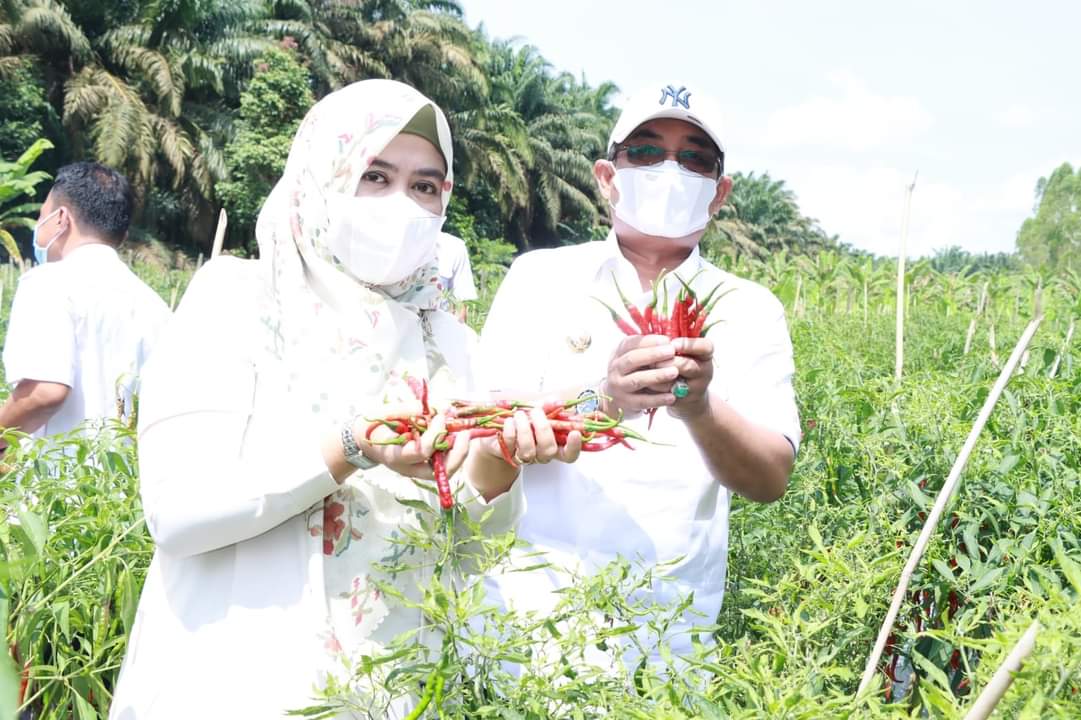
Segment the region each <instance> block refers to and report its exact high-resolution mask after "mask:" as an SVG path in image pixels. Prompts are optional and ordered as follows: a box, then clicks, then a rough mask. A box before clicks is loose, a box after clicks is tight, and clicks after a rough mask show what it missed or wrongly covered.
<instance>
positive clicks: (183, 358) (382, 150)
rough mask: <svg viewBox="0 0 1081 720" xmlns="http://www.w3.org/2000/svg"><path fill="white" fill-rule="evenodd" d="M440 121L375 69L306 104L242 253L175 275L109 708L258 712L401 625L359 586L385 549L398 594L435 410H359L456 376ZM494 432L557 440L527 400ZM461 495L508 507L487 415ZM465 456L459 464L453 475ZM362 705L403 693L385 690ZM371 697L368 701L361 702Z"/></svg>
mask: <svg viewBox="0 0 1081 720" xmlns="http://www.w3.org/2000/svg"><path fill="white" fill-rule="evenodd" d="M451 160H452V158H451V140H450V130H449V127H448V125H447V121H446V119H445V117H444V116H443V113H442V111H440V110H439V108H437V107H436V106H435V105H434V104H432V102H431V101H430V100H428V99H427V98H425V97H424V96H423V95H421V94H420V93H418V92H417V91H416V90H413V89H412V88H410V87H408V86H406V85H402V84H401V83H397V82H393V81H388V80H369V81H364V82H360V83H356V84H354V85H350V86H348V87H346V88H344V89H342V90H340V91H338V92H335V93H332V94H331V95H328V96H327V97H326V98H324V99H323V100H321V101H320V102H319V103H318V104H316V105H315V106H314V107H313V108H312V110H311V111H310V112H309V113H308V115H307V117H306V118H305V120H304V122H303V123H302V124H301V126H300V128H299V130H298V131H297V135H296V138H295V139H294V141H293V146H292V149H291V151H290V153H289V159H288V162H287V164H286V167H285V171H284V174H283V176H282V178H281V180H280V181H279V182H278V184H277V185H276V186H275V188H274V190H273V192H272V193H271V195H270V197H269V198H268V199H267V201H266V204H265V205H264V206H263V209H262V211H261V213H260V215H259V221H258V225H257V227H256V235H257V238H258V241H259V252H260V257H261V259H260V260H258V261H245V260H237V259H233V258H222V259H218V260H215V261H213V262H211V263H209V264H207V266H206V267H204V268H203V269H202V270H201V271H200V272H199V273H198V274H197V275H196V277H195V278H194V279H193V280H192V283H191V286H190V288H189V289H188V291H187V293H186V295H185V297H184V301H183V302H182V303H181V305H180V307H179V309H178V310H177V313H176V316H175V318H174V320H173V322H172V324H171V325H170V327H169V329H168V330H167V331H166V333H165V337H164V338H163V340H162V343H161V344H160V345H159V347H158V349H157V350H156V352H155V355H154V357H153V358H151V360H150V362H149V364H148V367H147V369H146V370H145V372H144V377H143V396H142V404H141V408H140V430H139V442H140V452H139V462H140V471H141V483H142V497H143V505H144V510H145V514H146V522H147V526H148V527H149V529H150V532H151V534H152V535H153V537H154V540H155V542H156V544H157V552H156V554H155V557H154V561H153V563H152V564H151V567H150V571H149V573H148V576H147V579H146V583H145V586H144V588H143V594H142V597H141V600H140V603H139V610H138V614H137V616H136V620H135V624H134V627H133V629H132V633H131V638H130V641H129V647H128V653H127V656H126V658H125V660H124V665H123V668H122V670H121V674H120V679H119V681H118V684H117V688H116V692H115V695H114V700H113V706H112V709H111V714H110V717H112V718H117V719H121V720H130V719H135V720H143V719H144V718H155V719H156V718H174V717H175V718H197V717H198V718H211V717H214V718H217V717H222V718H226V717H228V718H259V719H262V718H277V717H281V716H282V715H283V714H284V713H285V712H286V711H288V710H290V709H297V708H302V707H304V706H306V705H310V704H311V698H312V697H313V696H314V695H315V693H316V692H317V690H318V688H319V687H321V686H322V685H324V684H325V683H326V682H327V678H328V675H332V674H335V671H337V674H341V672H342V670H343V668H345V667H347V665H348V662H349V660H350V659H351V658H355V657H357V656H359V655H364V654H367V655H373V654H377V653H378V651H379V650H380V649H381V648H383V647H385V646H386V644H387V643H388V642H389V641H390V640H391V639H393V638H394V637H396V636H398V635H400V634H402V633H404V632H407V631H416V630H417V629H418V628H420V627H421V625H422V622H423V619H422V618H421V616H420V612H419V611H418V610H415V609H409V608H405V607H402V606H401V604H400V603H397V602H395V601H394V600H393V599H392V598H387V597H385V596H384V595H383V594H382V593H380V592H379V590H378V589H377V581H384V582H385V581H388V578H386V577H384V576H382V575H380V574H379V571H378V569H377V568H378V566H379V564H380V563H381V562H388V561H390V560H392V559H396V558H398V557H400V556H401V555H402V554H403V553H406V554H408V553H414V552H416V553H418V556H417V558H416V560H417V562H411V563H409V564H410V566H412V567H416V568H417V569H416V570H414V571H410V572H407V573H400V574H398V575H396V576H395V577H394V578H392V579H390V580H391V581H392V582H393V583H394V587H395V588H396V589H397V590H399V591H401V592H403V593H405V594H406V595H407V596H410V597H414V598H415V597H416V596H417V594H418V592H419V591H418V589H417V588H418V587H420V586H422V585H424V584H425V583H426V582H427V577H426V576H425V574H426V573H430V569H425V568H430V563H425V562H424V558H423V556H421V555H419V552H420V551H419V550H417V548H413V547H409V546H403V545H402V544H401V543H400V542H396V541H395V539H396V538H400V537H401V534H402V533H401V531H402V529H403V528H407V527H410V526H416V524H417V523H418V513H417V512H416V511H415V510H414V509H412V508H411V507H409V506H407V505H406V504H404V503H401V502H399V500H400V499H407V500H424V501H425V502H428V503H433V504H434V502H435V501H434V499H433V496H432V495H431V493H428V492H426V491H424V490H422V489H420V488H418V487H417V486H416V484H415V483H414V482H412V481H411V480H410V478H423V479H430V478H431V477H432V473H431V470H430V468H429V465H428V459H429V457H430V456H431V454H432V452H433V445H434V442H435V439H436V436H437V435H438V434H439V432H440V430H441V427H442V426H441V423H440V421H439V420H438V419H437V420H435V421H433V423H432V428H431V429H430V430H429V431H428V432H427V433H426V434H425V435H424V436H423V437H422V438H421V443H420V447H419V448H418V447H417V446H416V444H414V443H409V444H407V445H405V446H385V445H373V444H371V443H370V442H368V441H367V440H366V439H365V437H364V432H363V429H364V428H365V427H366V425H367V423H366V422H365V421H364V419H363V418H364V417H377V416H381V415H386V414H388V412H389V408H391V407H392V406H393V407H396V408H397V407H403V406H407V405H412V406H413V407H415V406H416V401H415V399H414V395H413V394H412V392H411V391H410V389H409V387H408V385H407V383H406V378H426V379H427V381H428V384H429V388H430V396H431V402H432V405H433V407H437V408H438V407H446V401H447V400H449V399H451V398H454V397H457V396H459V395H461V394H463V393H466V392H469V391H470V388H471V385H472V378H471V364H470V352H471V348H472V346H473V345H474V343H475V337H474V336H473V335H472V333H471V331H469V330H468V329H467V328H465V327H464V326H463V325H461V324H460V323H458V322H457V321H456V320H455V319H454V318H453V317H452V316H450V315H447V314H446V313H444V312H442V311H439V310H437V309H436V308H437V306H438V303H439V300H440V289H439V287H438V285H437V265H436V259H435V253H434V249H435V242H436V238H437V237H438V233H439V231H440V228H441V226H442V223H443V214H444V212H445V210H446V207H447V202H448V201H449V197H450V189H451V165H452V163H451ZM506 425H507V427H506V430H505V431H504V439H505V441H506V442H507V443H509V444H510V446H511V448H512V450H514V451H515V452H516V453H517V455H518V457H519V458H520V459H521V460H523V461H524V462H531V461H536V462H547V461H549V460H552V459H554V458H560V459H562V460H565V461H573V460H574V459H575V457H577V454H578V451H579V449H580V441H581V438H580V437H578V436H577V435H575V436H574V437H572V438H570V439H569V441H568V444H567V446H566V447H565V448H559V447H557V445H556V442H555V439H554V435H553V433H552V430H551V427H550V425H549V424H548V422H547V420H545V419H544V417H543V413H539V412H535V413H533V414H531V415H528V416H527V415H526V414H524V413H518V414H517V415H516V416H515V418H514V422H508V423H507V424H506ZM447 466H448V470H449V471H450V472H451V473H453V472H455V471H456V470H458V469H459V468H461V470H462V472H461V473H460V474H459V475H457V476H455V477H453V478H452V484H453V485H456V486H457V492H456V499H457V502H458V503H459V505H460V506H461V512H465V513H468V514H469V515H471V516H472V517H474V518H476V519H478V520H479V519H481V518H482V517H483V518H484V528H485V530H486V531H488V532H492V533H496V532H503V531H506V530H508V529H511V528H512V527H513V526H514V525H515V523H516V522H517V518H518V517H519V515H520V514H521V512H522V504H523V501H522V495H521V489H520V483H515V482H514V480H515V477H516V475H517V470H515V469H513V468H511V467H510V466H509V465H507V464H506V463H504V462H503V460H502V458H501V455H500V452H499V448H498V445H497V443H496V441H495V440H494V439H484V440H474V441H473V442H472V443H467V442H459V443H456V444H455V445H454V448H453V449H452V450H451V451H450V452H449V453H448V457H447ZM462 476H464V481H463V479H462ZM384 700H385V702H383V704H382V705H381V707H378V709H376V710H374V711H373V714H374V716H376V717H378V716H380V715H382V714H386V716H388V717H395V716H400V715H402V714H404V712H406V711H407V709H408V706H409V705H410V704H411V702H410V699H409V698H396V699H390V698H386V699H384ZM377 706H378V703H377Z"/></svg>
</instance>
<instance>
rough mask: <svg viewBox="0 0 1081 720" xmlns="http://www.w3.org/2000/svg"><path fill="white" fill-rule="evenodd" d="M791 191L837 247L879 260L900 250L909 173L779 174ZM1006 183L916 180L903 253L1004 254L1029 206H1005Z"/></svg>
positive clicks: (847, 169) (830, 170)
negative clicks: (836, 239) (956, 249)
mask: <svg viewBox="0 0 1081 720" xmlns="http://www.w3.org/2000/svg"><path fill="white" fill-rule="evenodd" d="M780 176H781V177H785V178H786V179H787V180H788V185H789V186H790V187H791V188H792V189H793V190H794V191H795V192H796V194H797V196H798V199H799V203H800V207H801V209H802V210H803V212H804V213H806V214H807V215H810V216H811V217H814V218H816V219H817V220H818V221H819V223H820V224H821V225H822V227H823V228H824V229H825V230H826V231H827V232H829V233H836V234H837V235H839V236H840V238H841V240H842V241H843V242H847V243H850V244H851V245H853V246H855V247H858V248H861V249H864V250H869V251H871V252H873V253H876V254H879V255H887V256H890V255H892V256H895V255H896V254H897V252H898V249H899V246H900V236H901V215H902V210H903V206H904V193H905V187H906V186H907V185H908V184H909V183H911V182H912V175H911V174H909V173H908V172H907V171H902V170H900V169H898V168H893V167H874V168H857V167H851V166H842V165H834V166H817V167H810V166H805V167H800V168H796V167H793V168H789V169H787V170H786V171H785V172H784V174H782V175H780ZM1004 187H1005V186H993V187H990V188H987V189H986V190H978V191H969V190H964V189H961V188H959V187H957V186H956V185H953V184H951V183H949V182H945V181H943V180H942V179H938V178H929V177H926V176H923V177H920V178H919V179H918V180H917V182H916V189H915V191H914V192H913V196H912V215H911V221H910V226H909V235H908V246H907V253H908V255H909V256H910V257H919V256H925V255H932V254H933V253H934V251H935V250H936V249H941V248H946V247H949V246H951V245H959V246H961V247H962V248H964V249H966V250H968V251H970V252H977V253H978V252H1000V251H1010V250H1012V249H1013V247H1014V239H1015V237H1016V233H1017V229H1018V227H1020V224H1021V221H1022V220H1023V219H1024V217H1025V215H1026V214H1027V212H1028V207H1023V208H1018V207H1016V206H1014V207H1007V206H1004V205H1003V203H1001V202H1000V200H1001V198H1003V197H1005V194H1006V190H1005V189H1004Z"/></svg>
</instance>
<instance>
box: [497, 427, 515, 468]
mask: <svg viewBox="0 0 1081 720" xmlns="http://www.w3.org/2000/svg"><path fill="white" fill-rule="evenodd" d="M496 437H497V438H499V452H501V453H503V459H504V460H506V461H507V464H508V465H510V466H511V467H518V463H517V462H516V461H515V459H514V455H512V454H511V452H510V448H509V447H507V440H506V438H504V437H503V433H499V435H496Z"/></svg>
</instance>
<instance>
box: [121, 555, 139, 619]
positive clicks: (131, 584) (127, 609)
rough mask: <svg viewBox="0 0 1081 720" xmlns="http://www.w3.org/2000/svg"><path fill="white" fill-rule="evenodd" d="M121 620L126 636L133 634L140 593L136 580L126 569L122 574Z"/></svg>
mask: <svg viewBox="0 0 1081 720" xmlns="http://www.w3.org/2000/svg"><path fill="white" fill-rule="evenodd" d="M119 585H120V620H121V622H123V623H124V634H125V635H130V634H131V626H132V625H134V624H135V610H136V608H138V605H139V591H138V589H137V588H136V586H135V578H134V577H132V574H131V571H130V570H128V569H126V568H125V570H124V572H123V573H121V574H120V583H119Z"/></svg>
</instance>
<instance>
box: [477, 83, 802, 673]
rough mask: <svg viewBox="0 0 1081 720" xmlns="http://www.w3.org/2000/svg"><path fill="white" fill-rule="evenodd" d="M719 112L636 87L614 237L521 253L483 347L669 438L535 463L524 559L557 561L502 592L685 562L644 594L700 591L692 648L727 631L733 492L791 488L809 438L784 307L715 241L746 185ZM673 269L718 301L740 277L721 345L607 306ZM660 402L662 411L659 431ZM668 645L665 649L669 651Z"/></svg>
mask: <svg viewBox="0 0 1081 720" xmlns="http://www.w3.org/2000/svg"><path fill="white" fill-rule="evenodd" d="M719 114H720V113H719V109H718V107H717V106H716V104H715V103H714V102H712V101H711V100H710V99H709V98H707V97H705V96H703V95H702V94H700V93H699V91H698V90H697V89H689V88H687V87H682V86H679V85H675V86H671V85H670V86H667V87H661V86H658V87H655V88H652V87H651V88H648V89H646V90H644V91H643V92H641V93H639V94H637V95H635V96H633V97H631V99H630V100H629V102H628V104H627V105H626V107H625V109H624V110H623V112H622V114H621V116H620V118H619V120H618V122H617V123H616V126H615V128H614V129H613V131H612V134H611V137H610V140H609V145H608V154H607V157H606V158H604V159H600V160H597V161H596V163H595V165H594V176H595V179H596V181H597V184H598V187H599V189H600V192H601V194H602V195H603V197H604V198H605V199H606V200H607V201H608V202H609V204H610V206H611V219H612V231H611V232H610V233H609V235H608V237H607V239H605V240H603V241H599V242H587V243H582V244H579V245H571V246H566V247H560V248H554V249H544V250H536V251H533V252H529V253H526V254H524V255H522V256H521V257H519V258H518V259H517V260H516V261H515V262H514V264H513V265H512V266H511V269H510V271H509V273H508V274H507V277H506V279H505V280H504V281H503V284H502V286H501V287H500V289H499V292H498V293H497V295H496V298H495V301H494V303H493V305H492V308H491V312H490V313H489V315H488V318H487V322H486V325H485V327H484V332H483V335H482V343H481V357H482V360H483V368H484V370H483V373H482V375H481V377H483V378H484V380H485V381H486V382H487V383H488V385H489V387H490V389H491V390H493V391H503V392H508V393H511V394H515V393H516V394H518V395H522V394H523V393H530V392H532V393H538V394H540V395H543V396H556V397H562V398H567V399H570V398H575V397H583V398H585V399H586V400H587V401H589V402H592V403H595V404H599V406H600V407H601V408H602V409H604V410H605V411H606V412H607V413H609V414H610V415H618V414H619V413H623V414H624V416H625V421H626V422H627V423H629V425H630V426H631V427H632V428H634V429H635V430H637V431H639V432H641V433H643V434H644V435H646V436H647V437H648V438H649V439H650V440H652V441H654V442H656V443H657V444H645V443H640V442H639V443H635V449H634V450H633V451H631V450H629V449H627V448H623V447H615V448H612V449H610V450H608V451H606V452H603V453H592V454H588V453H587V454H583V456H582V457H581V458H580V459H579V460H578V462H577V463H576V464H574V465H569V464H565V463H561V462H552V463H550V464H534V465H529V466H527V467H525V468H524V471H523V476H522V482H523V484H524V489H525V493H526V498H527V503H528V507H529V510H528V512H527V513H526V515H525V517H524V519H523V522H522V525H521V529H520V533H519V534H520V536H521V537H522V538H523V539H524V540H526V541H527V543H528V544H529V545H530V547H526V548H524V549H523V550H522V551H521V553H522V555H520V556H519V557H520V558H521V562H520V564H521V565H522V566H527V565H528V566H534V568H535V566H536V562H537V560H536V557H535V556H529V553H531V552H534V551H542V552H544V553H545V556H546V558H547V560H548V561H549V562H550V563H552V566H553V567H549V568H540V569H531V570H528V571H526V572H509V573H506V574H503V575H499V576H494V577H491V578H490V579H489V580H488V583H489V591H490V596H491V597H493V599H496V600H497V601H500V602H502V603H504V604H506V605H509V606H512V607H515V608H516V609H518V610H532V611H537V612H541V613H546V612H549V611H551V609H552V608H553V607H554V605H555V603H556V602H557V599H558V597H559V593H558V592H557V591H558V590H560V589H561V588H565V587H567V586H568V585H570V584H572V583H574V582H575V580H574V574H576V573H589V572H593V571H596V570H597V569H599V568H601V567H603V566H605V565H606V564H608V563H609V562H611V561H613V560H615V559H616V558H617V557H623V558H626V559H627V560H630V561H632V562H641V563H643V564H644V565H645V566H646V567H649V566H652V565H655V564H657V563H663V562H666V561H675V562H674V564H673V565H671V566H669V567H667V568H666V569H665V570H664V571H663V574H665V575H666V576H667V577H666V580H665V581H658V582H655V583H654V585H653V589H652V591H651V592H649V593H645V594H644V595H645V597H644V598H643V599H645V600H647V601H652V602H656V603H659V604H662V605H666V606H669V607H675V606H676V605H677V603H678V602H679V601H680V599H682V598H685V597H687V596H688V595H690V594H691V593H693V603H692V604H691V607H690V610H689V611H688V612H687V613H685V615H684V618H683V621H682V622H679V623H676V625H675V626H674V627H671V628H670V633H669V634H668V635H667V637H666V638H665V639H666V641H667V642H668V643H669V645H670V647H671V648H672V649H673V651H674V652H675V653H676V654H677V655H680V654H684V655H685V654H687V653H689V652H690V650H691V647H692V639H691V634H692V630H691V629H692V627H694V626H695V625H702V624H704V625H710V624H712V623H713V622H714V621H715V619H716V617H717V614H718V612H719V610H720V607H721V601H722V598H723V595H724V587H725V574H726V566H727V555H728V512H729V501H730V494H731V493H732V492H736V493H739V494H740V495H743V496H744V497H746V498H748V499H750V500H753V501H758V502H771V501H774V500H777V499H778V498H780V497H781V496H782V495H783V494H784V492H785V489H786V487H787V483H788V479H789V475H790V473H791V471H792V467H793V463H794V459H795V455H796V449H797V445H798V442H799V439H800V431H799V419H798V416H797V409H796V403H795V398H794V393H793V389H792V376H793V373H794V365H793V358H792V345H791V341H790V338H789V334H788V329H787V326H786V322H785V315H784V308H783V306H782V305H781V303H780V302H779V301H778V300H777V299H776V298H775V297H774V296H773V294H772V293H771V292H770V291H769V290H767V289H766V288H764V287H762V286H760V285H757V284H755V283H753V282H750V281H748V280H744V279H741V278H737V277H735V276H733V275H731V274H729V273H727V272H725V271H723V270H720V269H719V268H717V267H715V266H714V265H712V264H710V263H709V262H708V261H706V260H705V259H704V258H702V257H701V255H700V254H699V250H698V243H699V241H700V240H701V238H702V236H703V235H704V233H705V231H706V227H707V224H708V223H709V221H710V218H711V217H712V216H713V215H714V214H715V213H717V212H718V211H719V210H720V208H721V206H722V205H723V204H724V202H725V199H726V198H727V197H728V195H729V193H730V191H731V188H732V180H731V178H728V177H726V176H725V175H724V145H723V143H722V139H721V125H720V119H719ZM665 269H667V270H668V271H675V273H677V274H678V275H679V276H680V277H682V278H683V279H684V280H686V281H688V282H690V283H691V284H692V285H693V287H694V288H695V290H696V292H697V293H698V295H699V296H700V297H701V296H702V295H705V294H707V293H708V292H709V290H711V289H712V288H713V287H715V286H717V285H718V284H722V283H723V285H722V290H729V291H730V292H729V293H728V294H727V295H725V296H724V297H723V299H721V300H720V301H719V302H718V303H717V305H716V307H715V309H714V310H713V313H712V314H711V315H710V319H711V321H712V320H713V319H718V320H722V321H723V322H721V323H720V324H718V325H717V326H716V327H714V328H713V329H712V330H711V331H710V332H709V334H708V337H707V338H698V339H669V338H668V337H666V336H663V335H639V336H625V335H623V334H622V333H621V332H620V330H619V329H618V328H617V327H616V326H615V325H614V323H613V322H612V318H611V316H610V314H609V312H608V311H607V310H606V309H605V308H604V307H603V306H602V305H601V304H600V303H598V302H596V300H595V299H594V298H601V299H603V300H605V301H606V302H607V303H608V304H609V305H611V306H612V307H620V301H619V298H618V295H617V294H616V290H615V283H614V279H615V280H618V283H619V285H620V287H621V288H622V289H623V291H624V292H625V293H626V294H627V295H628V296H629V299H630V301H631V302H632V303H634V304H635V305H637V306H638V307H639V308H642V307H644V306H645V305H646V303H647V302H648V300H649V298H650V297H651V295H652V293H651V291H650V289H651V284H652V283H653V282H654V281H656V280H657V278H658V277H659V276H660V274H661V273H662V271H663V270H665ZM666 282H667V286H668V293H669V296H670V297H673V298H674V297H675V295H676V293H678V291H679V288H680V285H679V283H678V281H677V280H675V279H674V278H673V277H672V276H671V274H669V275H668V280H667V281H666ZM677 395H678V396H677ZM583 407H584V406H583ZM650 408H661V409H662V410H661V411H659V412H656V416H655V418H654V419H653V422H652V427H650V428H648V429H647V425H648V424H649V421H648V419H647V414H646V413H645V412H644V411H647V410H649V409H650ZM560 568H562V569H565V570H569V571H570V572H564V571H561V570H560ZM706 637H708V634H703V639H705V638H706ZM650 653H651V654H652V655H653V656H654V657H655V658H656V657H657V654H658V650H657V648H656V647H654V648H652V649H650Z"/></svg>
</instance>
